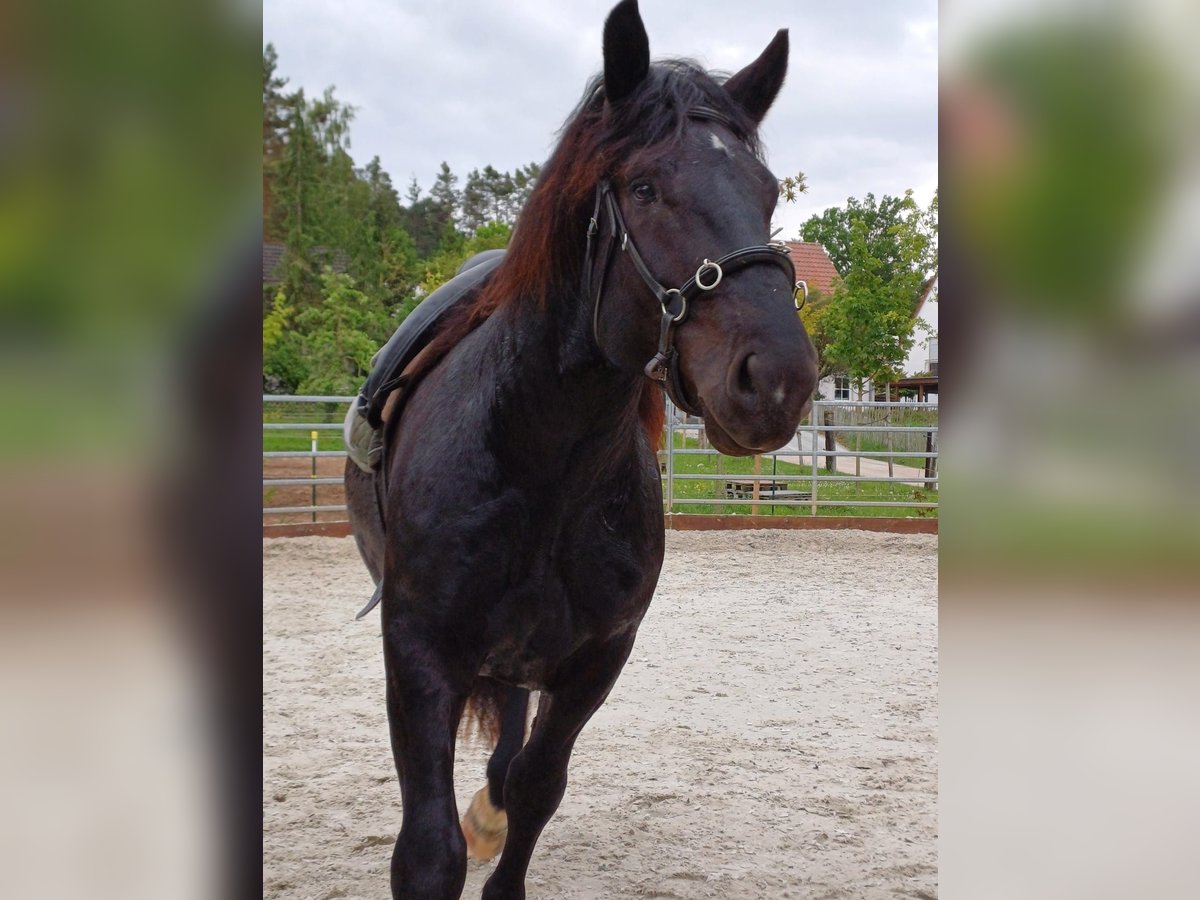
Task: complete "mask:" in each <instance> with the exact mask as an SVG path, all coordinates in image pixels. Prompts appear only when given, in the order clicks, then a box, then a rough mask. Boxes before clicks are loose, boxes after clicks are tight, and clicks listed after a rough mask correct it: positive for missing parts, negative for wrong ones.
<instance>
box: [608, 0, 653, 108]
mask: <svg viewBox="0 0 1200 900" xmlns="http://www.w3.org/2000/svg"><path fill="white" fill-rule="evenodd" d="M649 71H650V40H649V38H647V37H646V26H645V25H643V24H642V17H641V15H639V14H638V5H637V0H621V2H620V3H618V4H617V5H616V6H614V7H613V10H612V12H610V13H609V14H608V18H607V19H606V20H605V21H604V96H605V97H607V98H608V102H609V103H617V102H618V101H620V100H623V99H624V98H625V97H627V96H629V94H630V93H632V92H633V89H634V88H636V87H637V86H638V85H639V84H641V83H642V79H643V78H645V77H646V73H647V72H649Z"/></svg>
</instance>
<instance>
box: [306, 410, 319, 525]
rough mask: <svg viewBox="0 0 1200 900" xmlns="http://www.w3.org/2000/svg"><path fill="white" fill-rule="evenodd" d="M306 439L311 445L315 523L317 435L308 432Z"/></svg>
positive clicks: (315, 519) (313, 517) (315, 514)
mask: <svg viewBox="0 0 1200 900" xmlns="http://www.w3.org/2000/svg"><path fill="white" fill-rule="evenodd" d="M308 439H309V441H310V442H311V444H312V477H313V479H314V481H313V485H312V505H313V511H312V520H313V521H314V522H315V521H317V482H316V480H315V479H316V477H317V433H316V432H315V431H310V432H309V433H308Z"/></svg>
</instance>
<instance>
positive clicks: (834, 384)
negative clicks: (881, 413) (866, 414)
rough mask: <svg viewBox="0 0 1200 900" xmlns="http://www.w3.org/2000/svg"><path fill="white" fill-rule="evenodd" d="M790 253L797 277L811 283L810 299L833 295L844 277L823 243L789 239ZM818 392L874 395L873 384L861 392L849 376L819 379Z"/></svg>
mask: <svg viewBox="0 0 1200 900" xmlns="http://www.w3.org/2000/svg"><path fill="white" fill-rule="evenodd" d="M787 248H788V255H789V256H791V258H792V265H794V266H795V267H796V280H797V281H803V282H804V283H805V284H806V285H808V294H809V299H810V300H815V299H816V298H817V295H822V296H824V297H830V296H832V295H833V288H834V283H835V282H836V281H837V279H838V278H839V277H840V275H839V273H838V270H837V268H835V267H834V265H833V260H831V259H830V258H829V253H828V252H827V251H826V250H825V248H824V247H822V246H821V245H820V244H818V243H815V242H809V241H787ZM817 393H818V395H819V396H820V397H821V398H822V399H824V400H852V399H853V400H863V399H870V397H871V393H870V385H869V384H867V385H864V387H863V390H862V392H861V395H860V393H859V391H858V389H857V387H856V386H855V385H853V384H851V383H850V379H849V378H845V377H843V376H840V375H829V376H826V377H825V378H822V379H821V380H820V382H818V383H817Z"/></svg>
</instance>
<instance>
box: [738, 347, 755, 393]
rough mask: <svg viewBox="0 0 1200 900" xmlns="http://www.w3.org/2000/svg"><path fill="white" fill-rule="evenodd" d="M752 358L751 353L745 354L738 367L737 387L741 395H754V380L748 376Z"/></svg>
mask: <svg viewBox="0 0 1200 900" xmlns="http://www.w3.org/2000/svg"><path fill="white" fill-rule="evenodd" d="M753 357H754V354H753V353H747V354H746V357H745V359H743V360H742V364H741V365H740V366H738V373H737V386H738V390H739V391H741V392H742V393H743V394H752V393H754V378H753V377H752V376H751V375H750V360H751V359H752V358H753Z"/></svg>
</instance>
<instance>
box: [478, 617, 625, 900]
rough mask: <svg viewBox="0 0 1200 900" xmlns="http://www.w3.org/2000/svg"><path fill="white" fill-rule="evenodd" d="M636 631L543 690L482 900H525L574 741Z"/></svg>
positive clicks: (512, 776)
mask: <svg viewBox="0 0 1200 900" xmlns="http://www.w3.org/2000/svg"><path fill="white" fill-rule="evenodd" d="M632 649H633V635H632V634H631V635H628V636H625V637H623V638H621V639H619V640H614V641H610V642H608V643H606V644H597V645H594V646H591V647H587V648H585V649H583V650H581V651H580V653H579V654H577V655H576V657H575V659H574V660H573V661H572V665H571V667H570V669H569V671H567V672H564V673H563V675H562V676H561V677H560V678H559V679H558V681H557V683H556V684H555V685H554V687H553V690H551V691H545V692H543V693H542V696H541V699H540V700H539V702H538V710H537V719H536V720H535V721H534V725H533V732H532V734H530V736H529V743H527V744H526V745H525V749H523V750H522V751H521V752H520V753H518V754H517V756H516V757H515V758H514V759H513V761H512V763H511V764H510V765H509V767H508V776H507V778H506V779H505V783H504V805H505V810H506V812H507V814H508V838H507V841H506V843H505V845H504V853H503V854H502V855H501V857H500V862H499V863H498V864H497V865H496V871H495V872H493V873H492V876H491V877H490V878H489V879H488V880H487V883H486V884H485V885H484V888H483V900H502V898H503V900H521V898H524V896H525V873H526V871H527V870H528V868H529V860H530V858H531V857H532V855H533V848H534V845H535V844H536V843H537V839H538V837H539V836H540V835H541V833H542V829H543V828H545V827H546V823H547V822H549V821H550V817H551V816H552V815H554V812H555V810H557V809H558V804H559V803H560V802H561V801H562V798H563V794H564V793H566V789H567V763H568V762H569V761H570V758H571V750H572V748H573V747H574V746H575V739H576V738H577V737H579V732H580V731H582V730H583V726H584V725H585V724H586V723H587V721H588V719H590V718H591V717H592V714H593V713H595V711H596V710H597V709H599V708H600V705H601V704H602V703H603V702H604V699H605V698H606V697H607V696H608V692H609V691H610V690H611V689H612V686H613V684H614V683H615V682H616V680H617V676H618V675H619V674H620V673H621V668H622V666H624V665H625V660H626V659H627V658H628V657H629V652H630V650H632Z"/></svg>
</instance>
